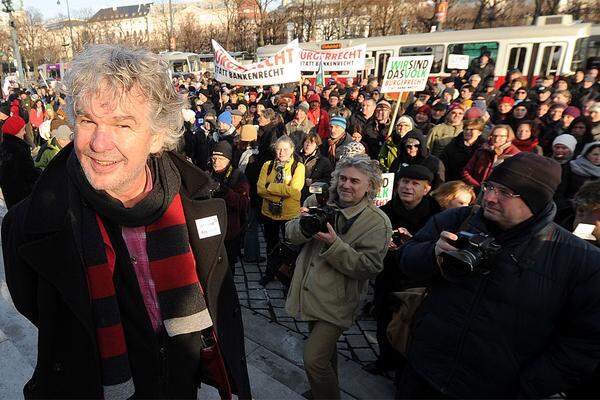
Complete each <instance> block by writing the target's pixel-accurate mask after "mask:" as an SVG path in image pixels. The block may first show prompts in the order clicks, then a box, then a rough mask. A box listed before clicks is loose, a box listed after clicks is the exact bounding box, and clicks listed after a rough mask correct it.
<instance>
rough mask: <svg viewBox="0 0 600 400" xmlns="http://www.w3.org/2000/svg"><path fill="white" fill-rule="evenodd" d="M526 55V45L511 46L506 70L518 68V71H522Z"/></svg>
mask: <svg viewBox="0 0 600 400" xmlns="http://www.w3.org/2000/svg"><path fill="white" fill-rule="evenodd" d="M526 55H527V47H513V48H512V49H510V55H509V56H508V66H507V70H509V71H510V70H511V69H518V70H519V71H523V66H524V65H525V56H526Z"/></svg>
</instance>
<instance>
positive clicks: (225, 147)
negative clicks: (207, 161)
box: [212, 140, 233, 160]
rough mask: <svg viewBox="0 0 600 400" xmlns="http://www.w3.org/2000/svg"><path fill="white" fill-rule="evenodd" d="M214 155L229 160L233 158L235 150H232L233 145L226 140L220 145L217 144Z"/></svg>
mask: <svg viewBox="0 0 600 400" xmlns="http://www.w3.org/2000/svg"><path fill="white" fill-rule="evenodd" d="M212 154H213V155H217V156H223V157H225V158H227V159H229V160H231V158H232V157H233V150H232V149H231V145H230V144H229V142H227V141H226V140H221V141H220V142H219V143H217V144H215V147H214V148H213V151H212Z"/></svg>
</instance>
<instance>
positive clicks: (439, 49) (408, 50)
mask: <svg viewBox="0 0 600 400" xmlns="http://www.w3.org/2000/svg"><path fill="white" fill-rule="evenodd" d="M428 54H433V65H432V66H431V73H432V74H435V73H437V72H440V71H441V70H442V64H443V62H444V45H442V44H436V45H433V46H404V47H400V55H401V56H422V55H428Z"/></svg>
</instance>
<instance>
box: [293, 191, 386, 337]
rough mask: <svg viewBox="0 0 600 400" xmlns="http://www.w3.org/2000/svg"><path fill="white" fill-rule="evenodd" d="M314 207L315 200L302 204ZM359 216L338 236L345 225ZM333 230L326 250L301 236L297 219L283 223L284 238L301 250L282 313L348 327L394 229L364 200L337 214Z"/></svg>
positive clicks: (380, 266)
mask: <svg viewBox="0 0 600 400" xmlns="http://www.w3.org/2000/svg"><path fill="white" fill-rule="evenodd" d="M314 204H315V198H314V196H311V197H309V198H308V199H306V202H305V205H314ZM357 215H358V218H357V219H356V220H355V221H354V223H353V224H352V226H351V227H350V229H349V230H348V231H347V232H346V233H345V234H342V233H341V230H342V227H343V226H344V225H345V223H346V222H347V221H348V220H349V219H351V218H353V217H355V216H357ZM334 229H335V231H336V233H337V235H338V238H337V239H336V241H335V242H334V243H333V244H332V245H331V246H329V247H327V246H326V245H325V243H323V242H322V241H320V240H317V239H312V238H306V237H305V236H304V235H303V234H302V232H301V231H300V224H299V218H295V219H293V220H291V221H289V222H288V223H287V224H286V227H285V236H286V238H287V239H289V240H290V241H291V242H293V243H294V244H304V247H303V248H302V251H301V252H300V255H299V256H298V260H297V261H296V269H295V271H294V276H293V278H292V283H291V286H290V290H289V293H288V297H287V301H286V304H285V309H286V311H287V312H288V313H289V314H290V315H291V316H293V317H295V318H298V319H302V320H308V321H312V320H323V321H327V322H330V323H332V324H334V325H337V326H339V327H341V328H349V327H350V326H351V325H352V324H353V323H354V319H355V317H356V314H357V310H358V307H359V304H360V300H361V299H362V297H363V296H364V295H365V294H366V291H367V284H368V280H369V279H370V278H374V277H375V276H377V274H378V273H379V272H381V270H382V269H383V258H384V257H385V255H386V253H387V250H388V243H389V241H390V238H391V236H392V227H391V224H390V220H389V218H388V217H387V215H385V214H384V213H383V212H382V211H381V210H380V209H379V208H377V207H375V206H374V205H373V204H372V202H371V201H369V200H368V199H367V198H365V199H363V200H362V201H361V202H360V203H359V204H357V205H355V206H352V207H348V208H344V209H341V215H340V216H339V217H338V220H337V223H336V226H334Z"/></svg>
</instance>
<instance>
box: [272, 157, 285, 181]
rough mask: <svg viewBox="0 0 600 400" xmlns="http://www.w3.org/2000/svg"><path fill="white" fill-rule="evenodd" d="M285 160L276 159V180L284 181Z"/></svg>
mask: <svg viewBox="0 0 600 400" xmlns="http://www.w3.org/2000/svg"><path fill="white" fill-rule="evenodd" d="M285 164H286V163H285V162H281V161H275V173H276V174H275V182H274V183H283V169H284V168H285Z"/></svg>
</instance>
